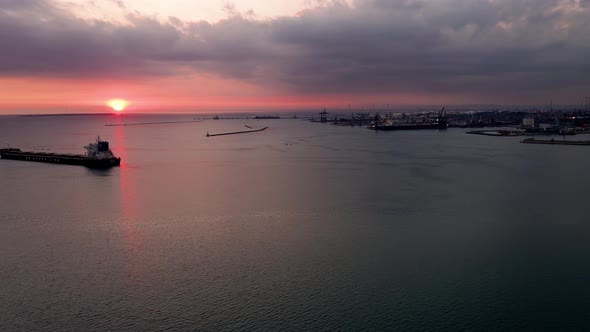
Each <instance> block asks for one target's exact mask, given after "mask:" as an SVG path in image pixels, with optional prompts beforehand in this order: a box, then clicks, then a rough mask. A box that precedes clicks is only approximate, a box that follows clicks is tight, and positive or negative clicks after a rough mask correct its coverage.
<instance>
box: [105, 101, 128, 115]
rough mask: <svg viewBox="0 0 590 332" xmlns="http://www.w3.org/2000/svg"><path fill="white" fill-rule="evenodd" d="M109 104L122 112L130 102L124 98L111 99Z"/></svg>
mask: <svg viewBox="0 0 590 332" xmlns="http://www.w3.org/2000/svg"><path fill="white" fill-rule="evenodd" d="M107 105H109V106H110V107H111V108H112V109H113V110H115V111H117V112H121V111H122V110H124V109H125V108H126V107H127V105H129V102H128V101H127V100H124V99H111V100H109V101H108V102H107Z"/></svg>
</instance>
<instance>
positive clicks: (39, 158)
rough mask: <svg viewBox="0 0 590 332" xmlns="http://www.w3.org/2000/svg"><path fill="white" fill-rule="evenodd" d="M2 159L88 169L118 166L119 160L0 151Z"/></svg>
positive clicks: (114, 158) (10, 150) (16, 150)
mask: <svg viewBox="0 0 590 332" xmlns="http://www.w3.org/2000/svg"><path fill="white" fill-rule="evenodd" d="M0 157H1V158H2V159H11V160H21V161H31V162H40V163H51V164H63V165H80V166H86V167H89V168H110V167H115V166H119V165H120V164H121V158H116V157H113V158H102V159H98V158H89V157H86V156H83V155H69V154H57V153H42V152H26V151H20V150H19V149H0Z"/></svg>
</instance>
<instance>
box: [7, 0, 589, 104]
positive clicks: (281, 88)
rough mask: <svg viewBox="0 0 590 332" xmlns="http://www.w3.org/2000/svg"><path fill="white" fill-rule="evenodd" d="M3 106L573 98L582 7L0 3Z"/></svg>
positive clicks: (482, 0) (576, 98)
mask: <svg viewBox="0 0 590 332" xmlns="http://www.w3.org/2000/svg"><path fill="white" fill-rule="evenodd" d="M0 50H1V51H0V113H34V112H39V113H43V112H55V111H61V112H84V111H105V110H106V109H105V108H106V107H107V106H106V102H107V101H108V100H110V99H113V98H121V99H125V100H128V101H129V102H130V104H129V107H128V111H167V112H173V111H190V112H201V111H203V112H207V111H223V110H227V111H240V110H248V111H252V110H294V109H322V108H324V107H327V108H345V107H347V105H349V104H350V105H352V108H354V109H371V108H373V109H375V108H376V109H379V108H383V107H385V105H397V106H403V105H408V106H411V105H415V106H418V105H445V104H446V105H449V104H451V105H461V104H499V105H514V104H520V105H526V104H528V105H543V104H547V103H548V101H549V100H552V101H553V102H554V103H555V104H559V103H563V104H580V103H582V101H583V99H584V97H585V96H590V60H589V59H590V0H534V1H532V0H519V1H517V0H348V1H330V0H306V1H297V0H293V1H287V0H273V1H267V0H241V1H240V0H235V1H218V0H209V1H208V0H200V1H195V0H0Z"/></svg>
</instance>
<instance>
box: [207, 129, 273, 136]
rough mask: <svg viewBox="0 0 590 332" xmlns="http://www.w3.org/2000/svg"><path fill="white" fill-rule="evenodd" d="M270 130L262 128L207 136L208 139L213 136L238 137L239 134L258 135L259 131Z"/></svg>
mask: <svg viewBox="0 0 590 332" xmlns="http://www.w3.org/2000/svg"><path fill="white" fill-rule="evenodd" d="M266 129H268V127H264V128H260V129H252V130H242V131H231V132H227V133H219V134H209V133H207V135H205V136H206V137H213V136H226V135H238V134H248V133H256V132H259V131H263V130H266Z"/></svg>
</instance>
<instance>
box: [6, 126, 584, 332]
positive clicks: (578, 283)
mask: <svg viewBox="0 0 590 332" xmlns="http://www.w3.org/2000/svg"><path fill="white" fill-rule="evenodd" d="M191 119H192V116H190V115H183V116H181V115H176V116H155V115H152V116H107V115H100V116H66V117H0V144H1V145H2V146H3V147H4V145H5V142H8V143H10V144H11V146H12V147H20V148H21V149H30V150H48V151H59V152H70V153H77V152H82V151H83V149H82V147H83V146H84V145H85V144H87V143H89V142H90V141H92V140H94V139H95V136H96V135H98V134H100V135H101V137H102V138H104V139H107V140H108V141H110V143H111V146H112V149H113V151H114V152H115V154H116V155H118V156H120V157H121V158H122V166H121V167H120V168H114V169H111V170H108V171H96V170H90V169H87V168H84V167H79V166H64V165H51V164H43V163H27V162H20V161H10V160H0V212H1V214H0V254H1V256H0V257H1V260H0V280H1V282H0V297H1V298H2V301H1V304H0V330H3V331H16V330H22V331H33V330H88V331H89V330H101V331H104V330H129V331H147V330H165V329H174V330H202V331H228V330H260V331H280V330H292V331H302V330H313V331H333V330H351V331H353V330H374V331H377V330H381V331H382V330H397V331H399V330H451V331H458V330H503V331H506V330H519V331H522V330H536V331H539V330H561V331H563V330H570V331H580V330H585V329H587V328H588V324H589V323H590V315H588V312H589V311H590V282H588V281H589V280H590V209H589V208H588V204H589V197H588V188H589V185H590V173H589V171H588V170H590V150H588V149H587V148H586V147H576V146H543V145H538V146H536V145H527V144H520V143H518V141H519V138H511V137H500V138H496V137H483V136H481V137H479V136H470V135H465V134H464V130H458V129H449V130H446V131H436V130H432V131H430V130H425V131H409V132H372V131H370V130H367V129H364V128H360V127H356V128H350V127H335V126H330V125H326V124H319V123H310V122H306V121H303V120H294V119H281V120H258V121H257V120H220V121H213V120H211V121H205V122H199V123H183V124H166V125H144V126H127V127H106V126H104V124H106V123H123V122H149V121H174V120H191ZM244 125H250V126H253V127H261V126H269V129H268V130H266V131H264V132H260V133H255V134H248V135H236V136H224V137H210V138H206V137H205V134H206V133H207V132H210V133H215V132H223V131H231V130H243V129H245V128H244Z"/></svg>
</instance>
